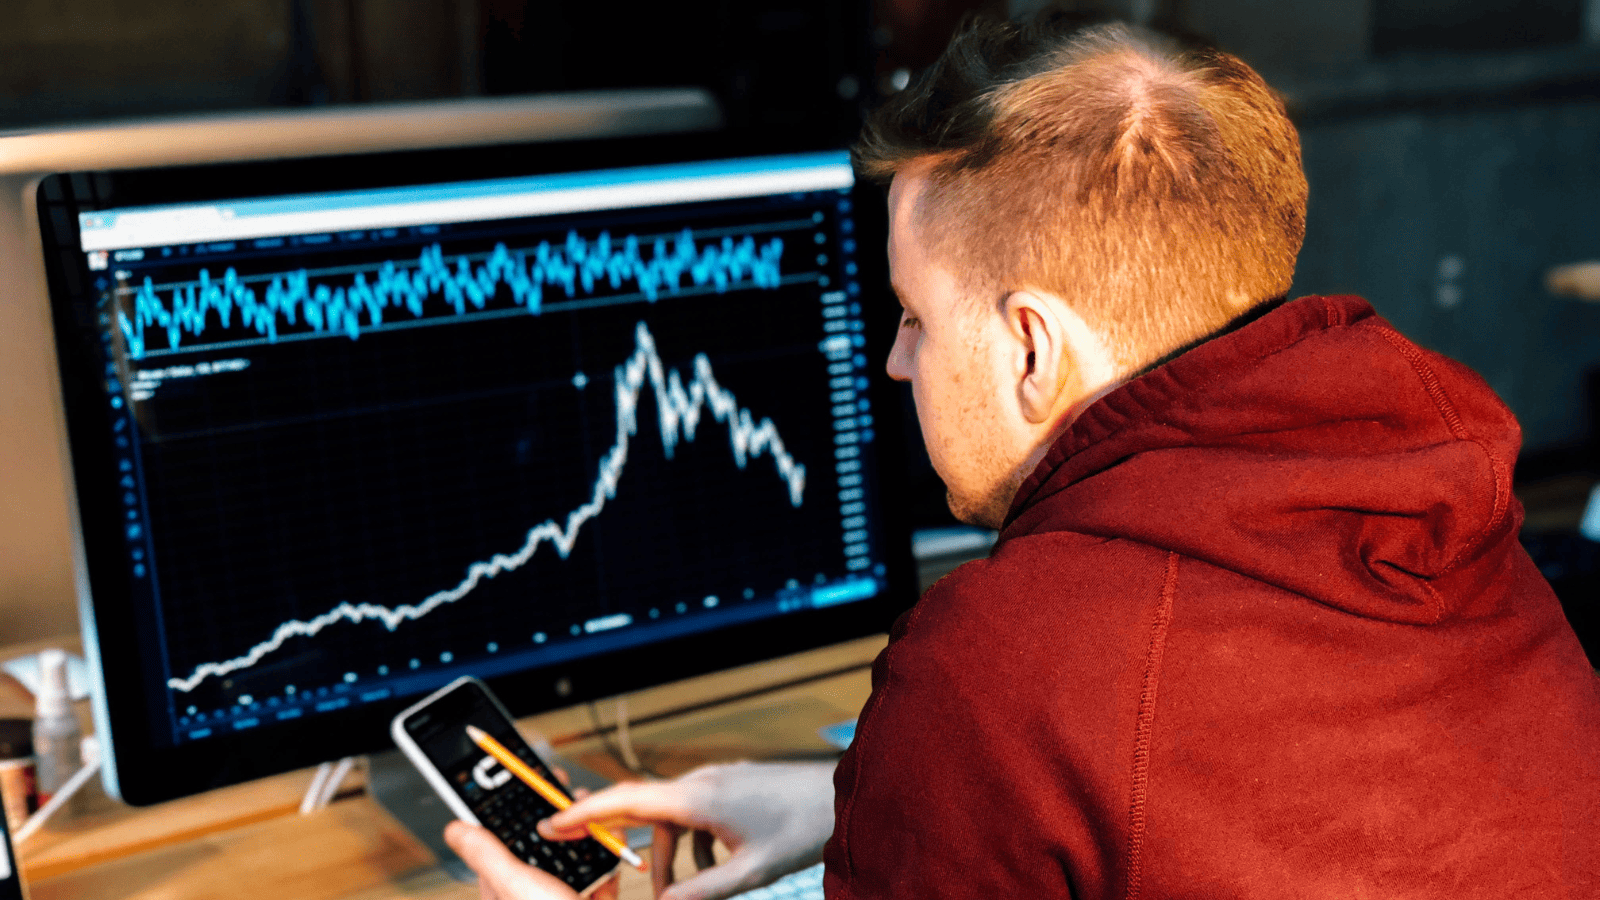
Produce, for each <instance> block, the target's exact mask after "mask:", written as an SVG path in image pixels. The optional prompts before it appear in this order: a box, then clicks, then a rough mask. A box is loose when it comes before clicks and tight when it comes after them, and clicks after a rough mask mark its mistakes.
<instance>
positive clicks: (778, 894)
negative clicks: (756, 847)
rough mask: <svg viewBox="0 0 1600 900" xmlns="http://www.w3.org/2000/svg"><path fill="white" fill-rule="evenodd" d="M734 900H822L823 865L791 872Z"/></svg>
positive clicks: (738, 895) (736, 895) (734, 897)
mask: <svg viewBox="0 0 1600 900" xmlns="http://www.w3.org/2000/svg"><path fill="white" fill-rule="evenodd" d="M732 900H822V863H817V864H816V865H814V866H812V867H811V868H809V869H801V870H800V871H798V872H791V873H790V874H788V875H785V876H783V877H782V878H779V879H778V880H777V881H774V882H773V883H771V884H769V885H767V886H766V887H758V888H756V889H755V890H753V891H745V892H744V893H742V894H735V895H734V896H733V898H732Z"/></svg>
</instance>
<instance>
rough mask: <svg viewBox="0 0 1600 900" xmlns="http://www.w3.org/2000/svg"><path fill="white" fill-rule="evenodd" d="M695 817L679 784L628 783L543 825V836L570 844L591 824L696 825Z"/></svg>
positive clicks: (568, 809) (604, 792)
mask: <svg viewBox="0 0 1600 900" xmlns="http://www.w3.org/2000/svg"><path fill="white" fill-rule="evenodd" d="M693 813H694V810H693V808H692V806H691V805H690V804H688V803H686V802H685V800H684V787H683V785H681V784H680V783H678V782H644V781H627V782H623V783H621V784H614V785H612V786H611V787H608V788H606V789H605V790H603V791H600V792H599V793H597V794H592V795H590V796H588V797H585V798H583V799H582V800H579V801H578V802H576V803H574V804H572V806H570V807H568V808H567V809H565V810H562V811H561V812H558V813H556V814H555V815H553V816H551V817H550V818H549V819H546V820H545V821H544V822H541V823H539V833H540V834H541V835H543V836H544V837H545V838H546V839H548V840H559V841H570V840H574V839H576V838H580V837H583V835H584V834H585V831H584V827H583V826H585V825H587V824H588V823H590V822H602V823H606V824H610V825H614V826H617V827H623V828H631V827H634V826H637V825H651V824H654V823H656V822H677V823H679V824H682V825H695V824H697V823H696V822H695V821H692V820H693V819H694V818H695V816H694V815H693Z"/></svg>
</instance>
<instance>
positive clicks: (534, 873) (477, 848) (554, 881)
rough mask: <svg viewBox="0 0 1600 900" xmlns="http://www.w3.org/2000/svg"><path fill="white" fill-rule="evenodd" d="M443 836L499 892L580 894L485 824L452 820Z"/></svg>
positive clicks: (548, 897) (534, 896) (551, 896)
mask: <svg viewBox="0 0 1600 900" xmlns="http://www.w3.org/2000/svg"><path fill="white" fill-rule="evenodd" d="M444 840H445V843H447V844H449V845H450V849H452V850H454V851H455V852H456V855H457V856H460V857H461V860H462V862H465V863H466V864H467V865H468V866H469V867H471V869H472V871H474V872H476V873H478V879H479V880H480V881H482V882H483V883H485V884H487V885H489V886H491V887H492V888H493V889H494V891H495V893H496V894H498V895H499V896H502V897H516V898H519V900H567V898H573V897H577V896H578V894H577V893H576V892H575V891H573V890H572V888H570V887H568V886H567V885H566V884H565V883H563V882H562V881H561V879H559V878H556V877H555V876H554V875H551V874H549V873H548V872H543V871H540V870H539V869H536V868H534V867H533V866H530V865H528V864H527V863H524V862H523V861H522V860H520V859H517V858H516V857H515V856H514V855H512V853H511V851H510V850H508V849H506V845H505V844H502V843H500V839H499V838H497V837H495V836H494V835H493V834H492V833H491V832H490V831H489V830H488V829H486V828H481V827H479V826H477V825H469V824H467V823H466V822H459V821H457V822H451V823H450V824H449V825H447V826H445V829H444Z"/></svg>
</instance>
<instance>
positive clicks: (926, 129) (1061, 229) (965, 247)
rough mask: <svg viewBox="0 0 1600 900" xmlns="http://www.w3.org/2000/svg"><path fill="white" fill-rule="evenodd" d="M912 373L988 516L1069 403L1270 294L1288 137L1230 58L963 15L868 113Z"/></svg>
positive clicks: (953, 490)
mask: <svg viewBox="0 0 1600 900" xmlns="http://www.w3.org/2000/svg"><path fill="white" fill-rule="evenodd" d="M855 157H856V165H857V167H858V169H860V170H861V171H862V173H863V174H864V175H866V176H867V177H869V178H874V179H878V180H889V181H891V190H890V217H891V224H890V228H891V235H890V245H889V253H890V267H891V270H892V272H893V275H894V278H895V286H896V291H897V292H898V293H900V295H901V301H902V305H904V306H906V308H907V320H903V322H902V329H901V335H900V339H899V341H898V342H897V343H896V347H895V351H894V353H893V354H892V355H891V359H890V363H889V369H890V373H891V374H892V375H894V376H895V377H899V378H906V379H909V380H911V381H912V382H913V389H914V392H915V394H916V398H917V409H918V416H919V418H920V419H921V421H922V426H923V437H924V439H925V440H926V441H927V443H928V448H929V454H930V456H931V457H932V458H933V461H934V466H935V468H936V469H937V470H938V472H939V474H940V476H941V477H942V478H944V480H945V483H946V486H947V487H948V488H949V489H950V500H951V508H952V510H954V511H955V512H956V514H957V516H958V517H961V518H963V519H966V520H968V521H976V522H982V523H985V524H990V525H996V524H998V523H999V522H1000V520H1001V519H1003V518H1004V515H1005V512H1006V510H1007V508H1008V507H1009V505H1010V502H1011V499H1012V497H1013V496H1014V494H1015V492H1016V487H1017V485H1018V484H1020V482H1021V480H1022V479H1023V478H1024V477H1026V475H1027V474H1028V472H1029V471H1031V469H1032V467H1033V466H1034V465H1036V464H1037V462H1038V459H1039V458H1040V457H1041V456H1042V455H1043V453H1044V451H1045V449H1047V448H1048V446H1049V443H1050V441H1051V440H1052V439H1053V438H1054V436H1055V435H1057V434H1058V433H1059V432H1060V430H1061V429H1062V428H1064V427H1065V426H1066V424H1068V423H1070V422H1071V420H1072V418H1074V417H1075V416H1076V414H1077V413H1078V412H1080V411H1081V410H1082V408H1083V407H1084V406H1085V405H1087V403H1088V401H1090V400H1092V399H1093V398H1094V397H1096V396H1098V395H1099V394H1100V393H1103V392H1104V391H1105V390H1106V389H1108V388H1109V387H1110V386H1111V385H1113V384H1115V383H1116V382H1117V381H1119V380H1121V379H1125V378H1127V377H1129V376H1130V375H1132V374H1133V373H1135V372H1137V371H1138V370H1140V369H1141V368H1143V367H1145V366H1148V365H1149V364H1150V363H1152V362H1154V361H1156V360H1158V359H1160V358H1161V357H1163V356H1165V355H1167V354H1168V353H1170V352H1172V351H1174V350H1176V349H1178V348H1180V347H1183V346H1184V345H1186V344H1189V343H1192V342H1193V341H1195V340H1198V339H1200V338H1202V337H1204V336H1206V335H1208V334H1210V333H1212V332H1214V331H1216V330H1217V329H1218V328H1220V327H1221V326H1223V325H1224V324H1226V323H1227V322H1228V321H1230V320H1232V319H1233V318H1235V317H1236V316H1238V315H1239V314H1240V313H1242V312H1244V311H1246V310H1247V309H1249V308H1251V307H1253V306H1256V305H1258V304H1260V303H1263V302H1266V301H1268V300H1272V299H1275V298H1277V297H1281V296H1283V295H1284V294H1285V293H1286V292H1287V291H1288V288H1289V282H1290V279H1291V277H1292V275H1293V271H1294V260H1295V256H1296V255H1297V253H1298V252H1299V248H1300V242H1301V239H1302V237H1303V236H1304V231H1305V198H1306V184H1305V176H1304V174H1303V171H1302V169H1301V166H1300V146H1299V140H1298V138H1297V136H1296V134H1295V131H1294V128H1293V126H1292V125H1291V124H1290V123H1289V121H1288V119H1287V117H1286V116H1285V115H1284V112H1283V107H1282V104H1281V103H1280V102H1279V101H1278V100H1277V99H1276V97H1275V96H1274V95H1273V94H1272V93H1271V91H1270V90H1269V89H1268V88H1267V87H1266V85H1265V84H1264V83H1263V82H1262V81H1261V79H1260V78H1259V77H1258V76H1257V75H1256V74H1255V73H1254V72H1252V71H1251V70H1250V69H1249V68H1248V67H1246V66H1245V65H1244V64H1243V63H1242V62H1240V61H1239V60H1237V59H1235V58H1233V57H1231V56H1227V55H1225V54H1219V53H1197V54H1186V53H1179V52H1176V51H1173V50H1171V49H1168V48H1164V47H1161V46H1158V44H1157V42H1156V41H1155V40H1154V39H1151V38H1146V37H1138V36H1135V35H1134V34H1132V33H1131V32H1129V31H1128V30H1126V29H1123V28H1120V27H1115V26H1113V27H1109V28H1098V29H1093V30H1090V31H1088V32H1084V33H1081V34H1078V35H1076V36H1074V35H1072V34H1070V33H1057V32H1055V31H1054V30H1052V29H1051V28H1050V27H1049V25H1048V23H1044V24H1040V25H1035V26H1032V27H1027V28H1019V27H1015V26H1011V25H1002V24H979V25H976V26H974V27H972V28H970V29H968V30H967V31H965V32H964V33H962V34H961V35H958V36H957V37H956V39H955V40H954V42H953V43H952V44H951V46H950V48H949V49H948V50H947V51H946V53H945V55H944V57H943V58H942V59H941V60H940V61H939V62H938V63H936V64H935V65H934V66H933V67H932V68H931V69H930V70H929V71H928V72H927V73H925V74H924V76H923V77H922V78H921V79H919V80H918V82H917V83H916V84H915V85H913V86H912V87H910V88H908V89H907V90H906V91H905V92H903V93H902V94H900V95H898V96H897V97H896V98H895V99H893V100H892V101H891V102H890V103H889V104H887V105H886V106H885V107H884V108H883V109H881V110H880V111H879V112H878V114H877V115H876V116H875V117H874V119H873V121H872V122H870V123H869V124H868V126H867V129H866V131H865V132H864V134H863V136H862V139H861V141H860V143H859V144H858V145H857V147H856V150H855Z"/></svg>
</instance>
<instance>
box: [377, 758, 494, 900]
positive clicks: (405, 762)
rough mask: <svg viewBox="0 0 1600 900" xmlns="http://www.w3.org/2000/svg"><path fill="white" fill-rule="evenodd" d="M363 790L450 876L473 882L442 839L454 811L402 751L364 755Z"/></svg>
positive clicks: (468, 871)
mask: <svg viewBox="0 0 1600 900" xmlns="http://www.w3.org/2000/svg"><path fill="white" fill-rule="evenodd" d="M367 792H368V793H369V794H371V795H372V799H374V800H376V801H378V805H379V806H381V807H383V808H384V810H386V811H387V812H388V813H389V815H391V816H393V817H394V819H395V821H397V822H399V823H400V824H401V825H402V826H404V827H405V829H406V830H407V831H409V832H411V835H412V836H413V837H415V838H416V839H417V840H418V841H420V842H421V843H422V845H423V846H424V847H427V848H428V850H429V851H431V852H432V853H433V855H434V858H435V859H437V860H439V865H440V866H442V867H443V868H444V870H445V871H446V872H448V873H449V874H450V877H451V878H454V879H455V880H457V881H464V882H466V883H468V884H471V883H473V882H475V881H477V876H476V875H474V874H473V873H472V870H471V869H469V868H467V864H466V863H464V862H462V861H461V857H459V856H457V855H456V853H455V851H454V850H451V849H450V846H449V845H448V844H446V843H445V842H444V826H446V825H448V824H450V823H451V822H452V821H454V820H455V817H456V815H455V813H453V812H451V811H450V807H448V806H445V804H444V801H443V800H441V799H440V798H439V794H438V792H436V791H434V789H433V786H432V785H430V784H428V782H427V781H426V780H425V779H424V778H423V777H422V773H421V772H418V771H417V767H416V766H414V765H412V764H411V760H409V759H407V758H406V755H405V754H404V753H401V752H400V751H399V750H385V751H384V752H382V753H374V754H372V755H371V756H369V757H367Z"/></svg>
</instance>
